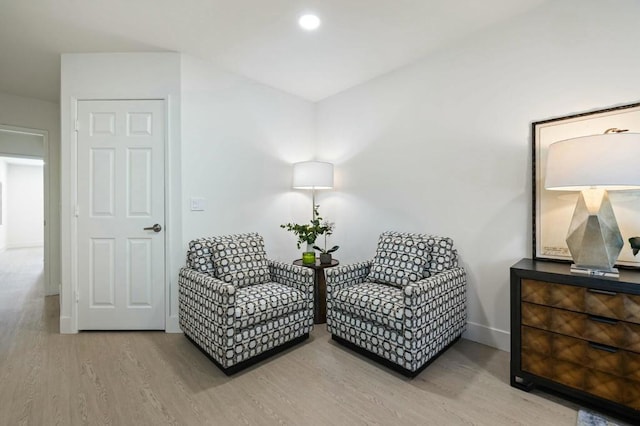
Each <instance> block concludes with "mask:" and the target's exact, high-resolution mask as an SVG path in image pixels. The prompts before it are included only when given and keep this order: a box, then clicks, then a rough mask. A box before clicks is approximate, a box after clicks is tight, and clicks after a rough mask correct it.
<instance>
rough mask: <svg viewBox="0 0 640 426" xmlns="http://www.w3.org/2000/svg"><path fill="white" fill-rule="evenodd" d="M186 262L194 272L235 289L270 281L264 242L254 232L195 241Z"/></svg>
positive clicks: (191, 244)
mask: <svg viewBox="0 0 640 426" xmlns="http://www.w3.org/2000/svg"><path fill="white" fill-rule="evenodd" d="M189 262H190V265H191V267H192V268H193V269H196V270H198V271H201V272H206V273H209V274H212V275H213V276H215V277H216V278H218V279H219V280H222V281H224V282H226V283H230V284H233V285H235V286H238V287H244V286H247V285H251V284H262V283H266V282H269V281H271V276H270V274H269V263H268V260H267V254H266V252H265V250H264V239H263V238H262V237H261V236H260V235H258V234H257V233H248V234H235V235H224V236H219V237H210V238H203V239H200V240H194V241H192V242H191V243H189Z"/></svg>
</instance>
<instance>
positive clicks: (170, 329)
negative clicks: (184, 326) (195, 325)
mask: <svg viewBox="0 0 640 426" xmlns="http://www.w3.org/2000/svg"><path fill="white" fill-rule="evenodd" d="M164 331H165V333H182V330H181V329H180V324H179V320H178V315H171V316H170V317H169V318H167V323H166V325H165V330H164Z"/></svg>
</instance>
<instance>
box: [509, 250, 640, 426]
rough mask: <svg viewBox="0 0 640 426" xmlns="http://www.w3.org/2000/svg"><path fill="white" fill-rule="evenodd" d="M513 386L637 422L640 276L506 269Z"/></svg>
mask: <svg viewBox="0 0 640 426" xmlns="http://www.w3.org/2000/svg"><path fill="white" fill-rule="evenodd" d="M511 386H514V387H516V388H519V389H522V390H525V391H529V390H531V389H532V388H533V387H535V386H540V387H542V388H548V389H550V390H553V391H555V392H558V393H561V394H564V395H567V396H569V397H571V398H573V399H577V400H579V401H581V402H583V403H585V404H588V405H591V406H593V407H597V408H598V409H600V410H604V411H609V412H611V413H615V414H616V415H618V416H623V417H624V418H627V419H632V420H633V422H634V423H635V424H637V423H638V422H640V271H635V270H621V271H620V277H619V278H618V279H611V278H606V277H601V276H592V275H576V274H571V272H570V267H569V265H567V264H563V263H553V262H542V261H536V260H531V259H522V260H521V261H520V262H518V263H516V264H515V265H513V266H512V267H511Z"/></svg>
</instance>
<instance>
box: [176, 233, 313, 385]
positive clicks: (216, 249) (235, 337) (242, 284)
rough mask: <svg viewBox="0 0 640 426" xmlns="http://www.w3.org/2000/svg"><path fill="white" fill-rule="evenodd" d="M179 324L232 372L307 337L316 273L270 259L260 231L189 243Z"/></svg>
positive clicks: (182, 274) (182, 273) (180, 285)
mask: <svg viewBox="0 0 640 426" xmlns="http://www.w3.org/2000/svg"><path fill="white" fill-rule="evenodd" d="M178 290H179V299H178V306H179V314H180V328H181V329H182V331H183V332H184V334H185V335H186V336H187V337H188V338H189V340H191V341H192V342H193V343H194V344H195V345H196V346H198V347H199V348H200V349H201V350H202V351H203V352H204V353H205V354H207V355H208V356H209V357H210V358H211V360H213V362H214V363H215V364H216V365H217V366H218V367H220V369H222V371H223V372H224V373H225V374H227V375H229V374H233V373H235V372H237V371H239V370H241V369H243V368H246V367H248V366H249V365H252V364H254V363H256V362H258V361H260V360H262V359H264V358H266V357H267V356H270V355H272V354H274V353H276V352H279V351H281V350H283V349H286V348H288V347H290V346H292V345H294V344H297V343H299V342H301V341H303V340H305V339H306V338H308V337H309V332H310V331H311V330H312V328H313V291H314V285H313V273H312V272H311V270H309V269H306V268H299V267H297V266H293V265H287V264H285V263H279V262H274V261H270V260H267V256H266V253H265V251H264V241H263V239H262V237H261V236H260V235H258V234H256V233H249V234H236V235H226V236H219V237H210V238H201V239H197V240H193V241H191V242H190V243H189V251H188V252H187V266H185V267H184V268H182V269H180V274H179V277H178Z"/></svg>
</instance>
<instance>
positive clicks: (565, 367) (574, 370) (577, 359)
mask: <svg viewBox="0 0 640 426" xmlns="http://www.w3.org/2000/svg"><path fill="white" fill-rule="evenodd" d="M521 331H522V333H521V336H522V349H523V351H522V354H521V356H522V359H521V364H522V370H523V371H526V372H528V373H531V374H535V375H537V376H540V377H544V378H547V379H549V380H552V381H554V382H557V383H561V384H563V385H565V386H569V387H571V388H574V389H578V390H581V391H584V392H587V393H590V394H592V395H595V396H598V397H601V398H604V399H607V400H610V401H614V402H617V403H620V404H624V405H626V406H629V407H632V408H634V409H636V410H637V409H640V354H636V353H633V352H628V351H624V350H621V349H615V348H612V347H608V346H604V345H599V344H594V343H592V342H587V341H585V340H582V339H577V338H574V337H568V336H563V335H560V334H556V333H552V332H548V331H544V330H539V329H536V328H531V327H527V326H523V327H522V329H521Z"/></svg>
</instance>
